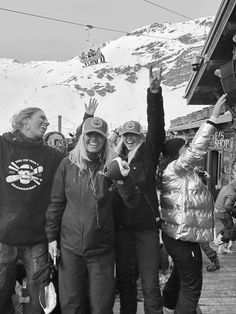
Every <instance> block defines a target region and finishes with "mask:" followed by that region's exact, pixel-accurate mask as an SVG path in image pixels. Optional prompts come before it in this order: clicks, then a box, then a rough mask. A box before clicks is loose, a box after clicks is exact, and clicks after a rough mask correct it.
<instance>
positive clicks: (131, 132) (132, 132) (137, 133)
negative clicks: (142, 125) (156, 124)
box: [121, 131, 142, 136]
mask: <svg viewBox="0 0 236 314" xmlns="http://www.w3.org/2000/svg"><path fill="white" fill-rule="evenodd" d="M127 133H130V134H136V135H140V136H142V133H140V132H135V131H125V132H122V133H121V135H124V134H127Z"/></svg>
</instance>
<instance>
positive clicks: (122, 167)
mask: <svg viewBox="0 0 236 314" xmlns="http://www.w3.org/2000/svg"><path fill="white" fill-rule="evenodd" d="M129 172H130V167H129V165H128V163H127V162H126V161H125V160H122V159H121V158H120V157H117V158H115V159H113V160H112V161H111V163H110V164H109V165H108V166H107V177H108V178H109V179H111V180H116V181H117V180H123V179H124V177H127V176H128V174H129Z"/></svg>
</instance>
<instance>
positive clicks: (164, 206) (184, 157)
mask: <svg viewBox="0 0 236 314" xmlns="http://www.w3.org/2000/svg"><path fill="white" fill-rule="evenodd" d="M214 132H215V127H214V126H213V125H211V124H210V123H207V122H206V123H203V124H202V125H201V127H200V128H199V130H198V132H197V133H196V135H195V137H194V139H193V141H192V143H191V145H190V146H189V147H188V149H186V150H185V151H184V153H183V154H181V155H180V156H179V158H178V159H176V160H174V161H172V162H171V163H170V164H169V165H168V166H167V167H166V168H165V170H164V172H163V178H162V187H161V216H162V220H163V223H162V230H163V232H164V233H166V234H167V235H168V236H169V237H171V238H174V239H176V240H182V241H190V242H206V241H212V240H213V227H214V218H213V199H212V196H211V194H210V192H209V190H208V189H207V187H206V186H205V184H204V183H203V182H202V180H201V179H200V178H199V176H198V174H197V171H196V170H195V169H194V168H195V167H196V166H197V165H199V164H200V162H201V161H202V159H203V158H204V156H205V154H206V152H207V148H208V146H209V143H210V141H211V138H212V136H213V134H214Z"/></svg>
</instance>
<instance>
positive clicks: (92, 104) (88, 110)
mask: <svg viewBox="0 0 236 314" xmlns="http://www.w3.org/2000/svg"><path fill="white" fill-rule="evenodd" d="M97 106H98V101H97V99H96V98H90V100H89V103H88V105H87V104H86V103H84V117H83V122H82V124H80V125H79V126H78V128H77V129H76V132H75V140H74V142H75V144H74V146H75V145H76V143H77V142H78V139H79V137H80V135H81V134H82V128H83V124H84V121H85V120H86V119H88V118H91V117H93V116H94V113H95V111H96V109H97Z"/></svg>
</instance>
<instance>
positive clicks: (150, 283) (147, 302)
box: [115, 67, 165, 314]
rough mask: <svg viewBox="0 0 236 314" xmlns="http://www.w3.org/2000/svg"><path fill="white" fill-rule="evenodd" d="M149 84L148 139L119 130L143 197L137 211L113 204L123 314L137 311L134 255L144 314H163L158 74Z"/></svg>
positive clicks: (134, 129) (134, 127)
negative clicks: (158, 193)
mask: <svg viewBox="0 0 236 314" xmlns="http://www.w3.org/2000/svg"><path fill="white" fill-rule="evenodd" d="M149 80H150V87H149V89H148V91H147V104H148V106H147V120H148V130H147V135H146V139H145V138H144V135H143V132H142V128H141V125H140V123H139V122H138V121H128V122H126V123H125V124H124V125H123V127H122V137H121V141H120V143H119V144H118V146H117V151H118V153H119V155H120V156H121V157H122V158H123V159H125V160H127V162H128V164H129V166H130V173H131V175H132V176H133V178H134V180H135V183H136V184H137V186H138V188H139V190H140V192H141V201H140V204H139V206H137V207H136V208H132V209H129V208H127V207H126V206H125V204H124V203H123V202H122V200H121V199H120V200H117V201H116V208H115V222H116V270H117V288H118V291H119V294H120V302H121V309H120V313H122V314H133V313H136V309H137V293H136V284H135V282H134V281H135V278H134V274H133V271H132V269H134V267H133V266H134V265H133V262H134V256H133V255H135V258H136V259H137V264H138V271H139V273H140V276H141V285H142V292H143V296H144V310H145V313H148V314H161V313H162V301H161V293H160V287H159V279H158V271H159V259H160V250H159V226H160V215H159V211H158V200H157V194H156V186H155V174H156V168H157V164H158V160H159V155H160V152H161V151H162V148H163V144H164V140H165V130H164V110H163V99H162V91H161V87H160V83H161V70H160V73H159V74H153V72H152V67H151V69H150V73H149Z"/></svg>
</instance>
